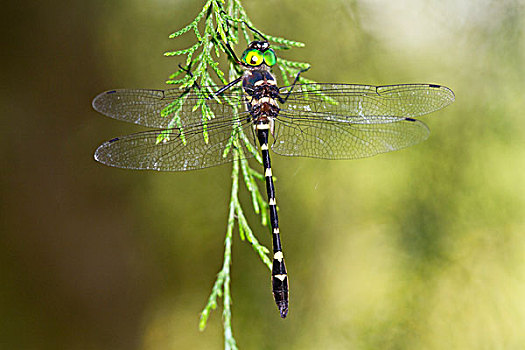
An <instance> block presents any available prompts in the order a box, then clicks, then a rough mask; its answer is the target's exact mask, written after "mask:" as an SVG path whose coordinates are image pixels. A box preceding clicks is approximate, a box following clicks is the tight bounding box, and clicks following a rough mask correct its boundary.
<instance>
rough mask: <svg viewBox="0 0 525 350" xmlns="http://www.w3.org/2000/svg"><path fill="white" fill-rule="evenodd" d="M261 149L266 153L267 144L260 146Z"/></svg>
mask: <svg viewBox="0 0 525 350" xmlns="http://www.w3.org/2000/svg"><path fill="white" fill-rule="evenodd" d="M261 149H262V150H263V151H267V150H268V144H267V143H265V144H262V145H261Z"/></svg>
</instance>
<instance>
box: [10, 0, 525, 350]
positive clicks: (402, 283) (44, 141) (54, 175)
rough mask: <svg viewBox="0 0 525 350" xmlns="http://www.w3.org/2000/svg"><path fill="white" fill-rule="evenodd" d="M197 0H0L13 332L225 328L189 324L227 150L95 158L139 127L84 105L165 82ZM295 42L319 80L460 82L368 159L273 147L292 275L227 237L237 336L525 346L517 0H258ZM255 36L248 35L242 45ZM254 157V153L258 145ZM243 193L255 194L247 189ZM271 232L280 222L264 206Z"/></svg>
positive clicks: (79, 339)
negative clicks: (130, 167)
mask: <svg viewBox="0 0 525 350" xmlns="http://www.w3.org/2000/svg"><path fill="white" fill-rule="evenodd" d="M201 6H202V3H201V2H200V1H193V0H186V1H176V0H164V1H160V0H156V1H138V0H129V1H122V0H119V1H98V0H97V1H75V0H74V1H69V2H59V1H41V2H36V1H33V2H13V1H12V2H6V3H5V4H3V6H2V7H3V9H2V15H3V16H2V17H3V19H2V21H1V24H0V26H1V28H2V29H1V36H0V37H1V39H0V40H2V45H1V50H0V51H1V54H0V59H1V61H0V63H1V68H0V69H1V74H0V81H1V86H2V89H1V91H2V93H1V94H0V105H1V106H2V107H1V108H0V113H1V117H2V119H1V122H2V132H1V137H0V146H1V147H0V149H1V164H0V166H1V168H0V169H1V172H0V183H1V188H0V191H1V193H0V195H1V197H0V198H1V199H0V204H1V208H0V210H1V211H0V230H1V233H0V347H1V348H3V349H82V350H83V349H145V350H150V349H151V350H153V349H182V348H186V349H220V348H222V342H223V340H222V328H221V314H220V313H221V310H220V309H219V310H217V311H216V312H214V313H213V315H212V316H211V318H210V321H209V325H208V328H207V329H206V331H205V332H203V333H200V332H199V331H198V328H197V324H198V318H199V312H200V310H201V308H202V307H203V306H204V305H205V302H206V300H207V297H208V293H209V292H210V289H211V286H212V283H213V281H214V279H215V274H216V273H217V272H218V271H219V269H220V266H221V263H222V250H223V236H224V233H225V227H226V216H227V210H228V200H229V191H230V183H231V181H230V166H228V165H226V166H221V167H217V168H212V169H207V170H201V171H194V172H187V173H155V172H139V171H125V170H120V169H113V168H108V167H105V166H102V165H100V164H98V163H96V162H95V161H94V160H93V151H94V150H95V148H96V147H97V146H98V145H99V144H100V143H101V142H102V141H104V140H107V139H110V138H112V137H114V136H118V135H122V134H126V133H129V132H133V131H138V130H141V129H140V128H139V127H136V126H133V125H127V124H125V123H121V122H118V121H114V120H111V119H109V118H106V117H103V116H102V115H100V114H98V113H96V112H95V111H93V110H92V108H91V100H92V98H93V97H94V96H95V95H96V94H97V93H99V92H102V91H104V90H107V89H111V88H133V87H150V88H164V87H165V85H164V84H163V82H164V80H165V79H166V78H167V76H168V74H169V73H170V72H172V71H174V70H175V69H176V65H177V64H178V63H180V62H181V61H180V59H177V58H164V57H163V56H162V53H163V52H164V51H168V50H173V49H180V48H184V47H186V46H188V45H189V43H190V42H191V40H193V39H192V38H191V36H190V35H187V36H185V37H183V39H181V40H180V41H170V40H169V39H168V38H167V36H168V34H169V33H171V32H173V31H175V30H177V29H179V28H181V27H182V26H183V25H185V24H187V23H189V22H190V21H191V20H192V19H193V18H194V17H195V15H196V14H197V13H198V11H199V9H200V7H201ZM245 6H246V9H247V11H248V13H249V15H250V16H251V18H252V19H253V21H254V23H255V24H256V25H257V26H258V27H259V28H261V29H262V30H264V31H265V32H266V33H270V34H274V35H278V36H284V37H286V38H289V39H295V40H299V41H303V42H305V43H306V44H307V46H306V47H305V48H303V49H294V50H290V51H287V52H282V53H281V54H282V55H283V56H284V57H287V58H290V59H296V60H301V61H307V62H310V63H311V64H312V69H311V70H310V71H309V72H308V73H307V75H306V76H307V77H309V78H312V79H316V80H318V81H324V82H347V83H365V84H395V83H410V82H427V83H437V84H443V85H446V86H449V87H450V88H452V89H453V90H454V92H455V93H456V102H455V103H454V104H453V105H452V106H450V107H448V108H446V109H444V110H442V111H439V112H437V113H434V114H432V115H430V116H428V117H426V118H424V120H425V122H426V123H427V124H428V125H429V126H430V128H431V130H432V133H431V136H430V138H429V139H428V140H427V141H426V142H425V143H423V144H420V145H418V146H415V147H412V148H409V149H406V150H402V151H398V152H394V153H390V154H384V155H381V156H377V157H373V158H369V159H363V160H356V161H323V160H312V159H299V158H286V157H279V156H274V158H273V169H274V174H275V175H276V177H277V182H276V186H277V195H278V200H279V205H280V213H279V215H280V223H281V232H282V234H283V244H284V248H285V252H286V257H287V263H288V268H289V275H290V279H291V280H290V281H291V290H292V294H291V306H290V314H289V317H288V318H287V319H286V320H282V319H280V318H279V316H278V312H277V310H276V307H275V305H274V302H273V299H272V296H271V293H270V280H269V272H268V270H267V268H266V267H265V266H263V265H262V264H261V263H260V262H259V260H258V258H257V257H256V255H255V254H254V253H253V251H252V249H251V248H250V247H249V246H248V245H247V244H246V243H245V242H241V241H240V239H239V237H238V236H237V235H236V236H235V241H234V251H233V267H232V273H233V275H232V291H233V327H234V332H235V335H236V339H237V343H238V345H239V346H240V347H241V348H243V349H385V348H386V349H495V348H499V349H518V348H522V347H523V344H524V343H525V335H524V334H525V333H524V332H523V325H524V324H525V302H524V298H523V296H524V295H525V258H524V257H525V219H524V218H525V185H524V181H525V137H524V135H525V115H524V110H525V92H524V91H525V89H524V82H525V69H524V66H525V35H524V33H525V4H524V2H523V1H511V0H507V1H489V0H476V1H463V2H458V1H431V0H428V1H417V0H407V1H388V0H374V1H357V0H356V1H343V0H334V1H313V0H301V1H291V0H285V1H282V0H267V1H246V2H245ZM243 49H244V48H243V47H235V50H236V51H237V52H238V53H240V52H242V50H243ZM255 166H257V165H255ZM243 198H244V204H245V207H246V210H247V212H249V206H250V202H249V200H248V197H247V196H246V194H244V197H243ZM250 222H251V224H252V227H253V228H254V229H255V231H256V233H257V235H258V237H260V239H261V240H262V241H263V242H264V243H266V244H270V236H269V234H268V232H269V231H268V229H267V228H264V227H261V226H260V224H259V222H258V220H257V219H256V218H255V217H254V216H253V215H251V216H250Z"/></svg>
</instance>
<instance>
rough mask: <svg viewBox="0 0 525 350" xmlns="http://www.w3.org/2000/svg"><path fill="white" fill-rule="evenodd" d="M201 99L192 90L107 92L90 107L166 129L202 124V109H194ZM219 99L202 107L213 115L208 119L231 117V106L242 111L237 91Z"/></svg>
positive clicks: (200, 96) (107, 114)
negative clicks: (207, 108) (206, 107)
mask: <svg viewBox="0 0 525 350" xmlns="http://www.w3.org/2000/svg"><path fill="white" fill-rule="evenodd" d="M214 89H216V88H214ZM217 89H218V88H217ZM234 89H235V88H234ZM203 96H204V95H202V94H201V95H199V94H198V92H195V91H185V92H183V91H181V90H178V89H170V90H148V89H121V90H110V91H106V92H103V93H101V94H99V95H98V96H97V97H95V99H94V100H93V108H94V109H95V110H96V111H98V112H100V113H102V114H104V115H106V116H108V117H111V118H114V119H118V120H123V121H127V122H130V123H135V124H139V125H143V126H147V127H151V128H170V127H174V126H187V125H193V124H198V123H200V122H202V121H203V111H202V108H200V107H199V108H197V109H194V107H195V105H196V104H197V102H198V101H200V100H202V99H203V98H205V97H203ZM218 99H219V98H218ZM219 100H220V101H221V103H219V102H218V100H217V99H213V98H211V99H208V100H206V105H207V106H208V107H209V109H210V110H211V113H212V114H213V116H211V115H210V118H212V117H216V118H221V117H231V115H232V114H233V107H236V108H237V109H239V110H242V109H244V108H241V104H242V101H243V100H244V96H243V94H242V92H240V90H238V89H237V90H235V91H230V92H226V93H223V94H221V96H220V99H219Z"/></svg>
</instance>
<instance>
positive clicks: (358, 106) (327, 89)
mask: <svg viewBox="0 0 525 350" xmlns="http://www.w3.org/2000/svg"><path fill="white" fill-rule="evenodd" d="M288 90H289V87H285V88H281V93H282V95H283V96H284V95H285V94H286V93H287V92H288ZM454 98H455V97H454V93H453V92H452V90H450V89H449V88H447V87H445V86H440V85H434V84H401V85H385V86H372V85H353V84H320V83H318V84H298V85H296V86H295V87H294V89H293V91H292V93H291V94H290V97H289V99H288V101H287V103H286V104H285V105H284V106H283V108H286V109H288V110H290V111H298V112H310V111H312V112H319V113H330V114H333V115H338V116H341V117H344V116H348V117H349V118H350V119H351V118H353V117H355V116H359V117H367V118H368V119H373V118H376V117H382V116H392V117H418V116H421V115H424V114H427V113H431V112H434V111H437V110H439V109H441V108H444V107H446V106H448V105H449V104H451V103H452V102H454Z"/></svg>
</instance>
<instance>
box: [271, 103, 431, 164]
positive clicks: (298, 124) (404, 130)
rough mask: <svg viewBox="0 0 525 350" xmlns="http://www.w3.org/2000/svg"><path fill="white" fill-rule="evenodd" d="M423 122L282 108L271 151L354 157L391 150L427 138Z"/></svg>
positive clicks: (287, 154)
mask: <svg viewBox="0 0 525 350" xmlns="http://www.w3.org/2000/svg"><path fill="white" fill-rule="evenodd" d="M428 134H429V130H428V128H427V127H426V125H425V124H423V123H422V122H420V121H417V120H415V119H411V118H399V117H390V116H381V117H379V116H376V117H374V118H368V117H358V116H344V117H342V118H339V117H336V116H334V115H333V114H324V113H312V112H298V111H288V110H281V112H280V113H279V116H278V117H277V121H276V123H275V132H274V136H275V142H274V144H273V145H272V150H273V151H274V152H275V153H278V154H281V155H284V156H302V157H313V158H326V159H355V158H364V157H370V156H373V155H376V154H379V153H385V152H391V151H395V150H398V149H401V148H405V147H408V146H411V145H414V144H417V143H419V142H421V141H423V140H425V139H426V138H427V137H428Z"/></svg>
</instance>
